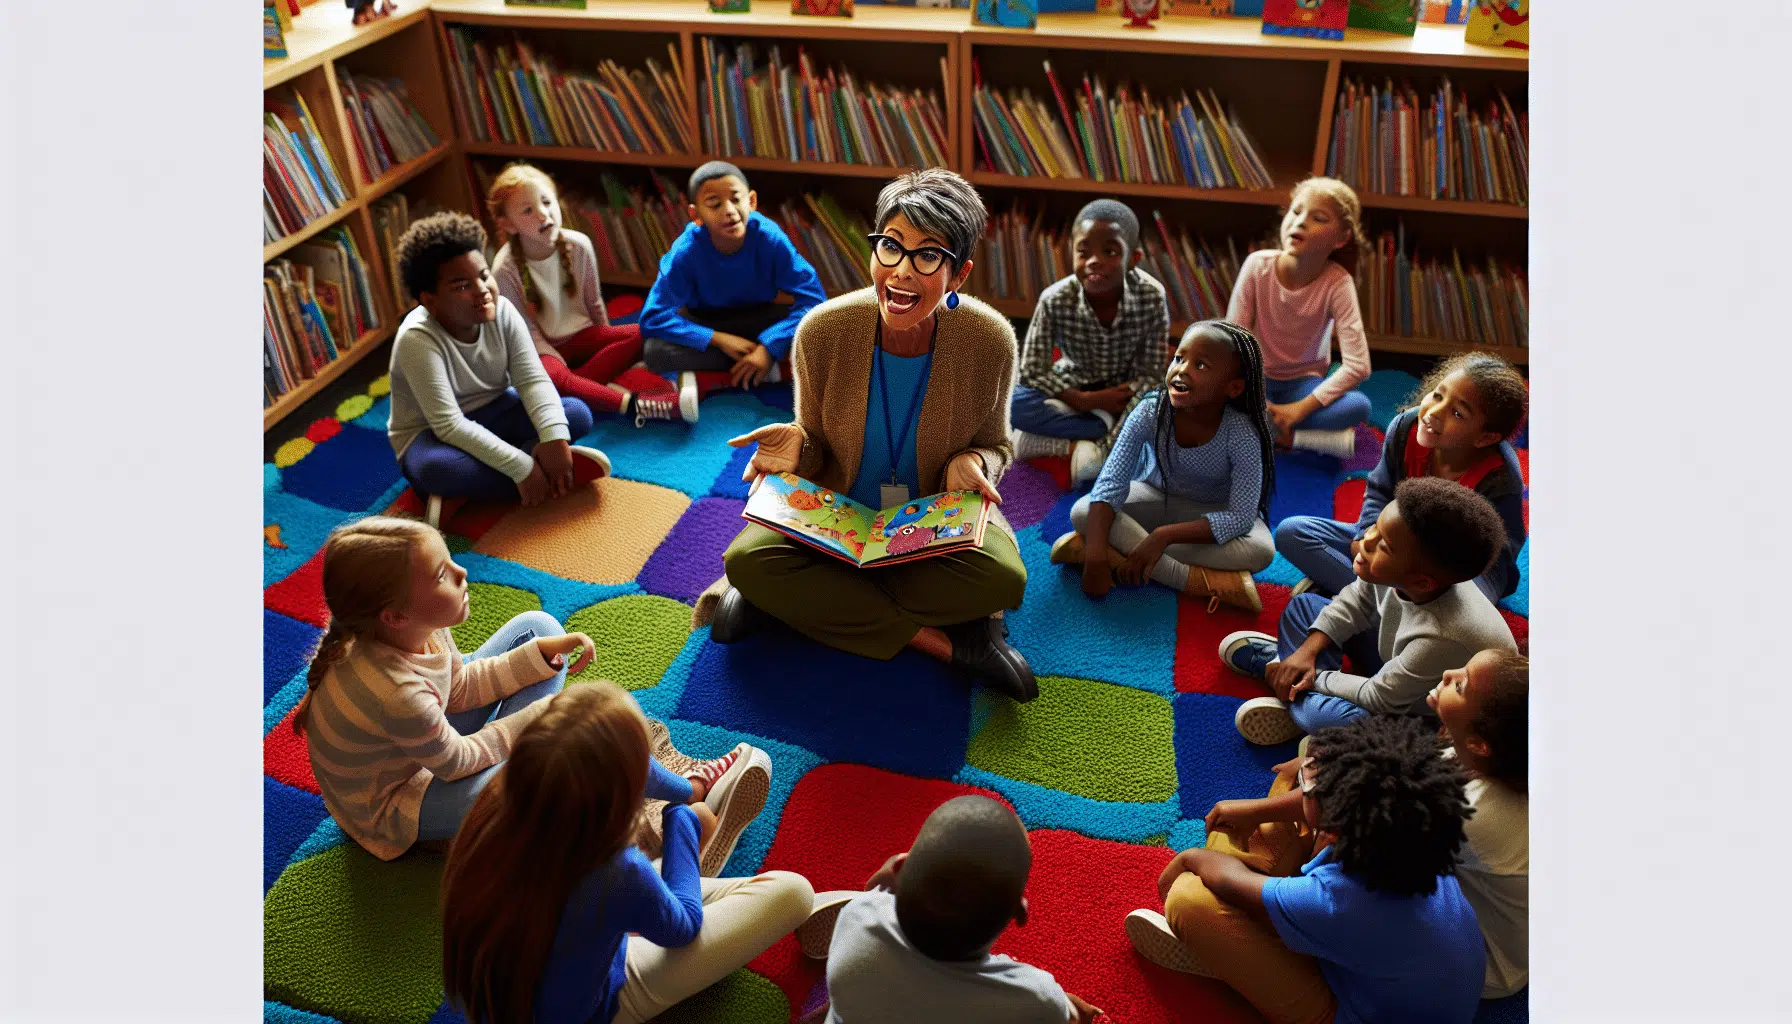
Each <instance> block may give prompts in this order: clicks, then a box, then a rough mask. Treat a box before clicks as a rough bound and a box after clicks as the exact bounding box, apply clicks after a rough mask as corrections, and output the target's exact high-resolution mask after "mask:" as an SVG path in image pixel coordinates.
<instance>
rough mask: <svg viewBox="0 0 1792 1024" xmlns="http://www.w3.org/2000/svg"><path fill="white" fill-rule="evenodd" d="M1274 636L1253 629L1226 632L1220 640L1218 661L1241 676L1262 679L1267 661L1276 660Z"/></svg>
mask: <svg viewBox="0 0 1792 1024" xmlns="http://www.w3.org/2000/svg"><path fill="white" fill-rule="evenodd" d="M1276 657H1277V655H1276V638H1275V637H1273V636H1270V635H1269V634H1268V633H1259V632H1257V631H1256V630H1254V629H1241V630H1239V631H1238V632H1236V633H1227V634H1226V638H1225V639H1224V640H1221V641H1220V661H1222V662H1224V663H1225V665H1226V667H1227V668H1229V669H1231V670H1232V671H1234V672H1236V673H1238V674H1239V675H1241V676H1250V677H1251V678H1252V679H1262V678H1263V676H1264V670H1265V669H1267V668H1268V667H1269V663H1270V662H1272V661H1275V660H1276Z"/></svg>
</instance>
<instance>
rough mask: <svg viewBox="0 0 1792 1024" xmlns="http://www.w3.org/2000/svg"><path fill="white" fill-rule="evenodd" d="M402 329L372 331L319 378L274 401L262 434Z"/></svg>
mask: <svg viewBox="0 0 1792 1024" xmlns="http://www.w3.org/2000/svg"><path fill="white" fill-rule="evenodd" d="M397 329H398V325H397V324H392V325H390V326H387V327H379V328H376V329H374V330H371V331H368V332H367V333H366V334H363V335H361V337H360V338H358V339H356V341H355V343H354V344H353V345H350V346H349V347H348V348H346V349H343V350H342V351H341V352H338V353H337V354H336V359H335V360H334V361H333V362H331V363H329V364H328V365H327V366H325V367H324V368H323V369H322V370H319V371H318V374H317V376H315V377H313V378H311V379H310V380H308V381H303V382H301V383H300V384H299V385H298V386H297V387H295V388H293V389H292V390H291V391H288V392H287V393H286V394H284V395H281V396H280V397H279V398H277V399H275V400H274V404H273V405H270V406H268V407H267V408H266V409H263V410H262V411H261V430H262V433H266V432H267V431H269V430H270V429H272V428H273V426H274V424H276V423H279V422H280V421H281V420H283V419H285V418H286V417H288V416H290V415H292V412H293V410H295V409H297V408H298V407H299V406H301V405H304V404H305V403H306V401H308V400H309V399H310V398H311V397H312V396H314V395H316V394H317V393H318V392H320V391H322V390H323V389H324V388H326V387H329V386H330V385H331V384H333V383H335V381H336V378H338V377H340V376H342V375H343V374H344V373H347V372H348V368H349V367H351V366H353V365H355V364H356V363H358V362H360V361H361V360H362V359H363V358H364V357H365V356H366V355H367V353H369V352H372V351H373V350H374V349H376V348H379V347H380V344H381V343H382V342H384V341H385V340H386V339H387V338H390V337H392V334H393V332H394V331H396V330H397Z"/></svg>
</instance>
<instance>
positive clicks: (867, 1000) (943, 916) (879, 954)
mask: <svg viewBox="0 0 1792 1024" xmlns="http://www.w3.org/2000/svg"><path fill="white" fill-rule="evenodd" d="M1032 866H1033V850H1032V847H1031V846H1030V845H1029V844H1028V842H1027V831H1026V829H1025V828H1024V827H1022V826H1021V823H1020V819H1018V818H1016V817H1015V816H1014V812H1013V811H1011V810H1009V809H1008V808H1007V807H1005V806H1003V805H1002V804H1000V803H997V802H996V801H994V800H991V799H989V798H988V797H982V796H961V797H955V798H954V799H951V800H948V801H946V802H945V803H943V804H941V805H940V806H939V807H937V808H935V809H934V811H933V813H932V814H930V815H928V816H927V821H926V822H924V823H923V824H922V825H921V831H920V833H919V834H918V835H917V836H915V842H914V845H913V846H912V847H910V848H909V850H908V851H907V852H905V853H899V854H897V855H895V856H894V857H891V858H890V859H889V860H888V861H886V862H885V863H884V866H883V867H882V868H881V869H880V870H879V871H878V872H877V874H875V875H873V876H871V880H870V881H869V882H868V883H866V884H867V887H868V888H870V889H871V890H872V891H870V892H866V893H863V894H861V895H859V896H858V897H857V898H855V899H853V900H852V902H850V903H848V904H846V906H845V907H844V908H842V909H841V911H840V916H839V918H838V920H837V921H836V922H835V925H834V935H833V943H832V947H831V950H830V952H829V953H828V975H827V978H828V998H829V1001H830V1005H829V1009H828V1015H827V1021H828V1024H942V1022H945V1021H978V1022H979V1024H1088V1022H1089V1021H1092V1020H1094V1019H1095V1016H1096V1015H1097V1014H1099V1013H1100V1012H1101V1011H1100V1010H1098V1009H1096V1008H1095V1007H1093V1006H1090V1005H1089V1004H1088V1003H1087V1002H1084V1001H1083V1000H1082V999H1079V998H1077V997H1076V996H1073V995H1071V994H1069V993H1067V992H1065V991H1064V990H1063V989H1062V988H1060V987H1059V985H1058V983H1057V982H1056V981H1054V980H1053V979H1052V976H1051V975H1050V974H1047V973H1046V972H1045V971H1042V970H1040V969H1039V968H1037V967H1032V966H1029V965H1027V964H1023V963H1019V962H1017V961H1014V960H1011V959H1009V958H1008V957H1005V956H1000V955H992V954H991V953H990V951H989V947H990V946H991V945H992V944H994V942H995V941H996V937H997V936H999V935H1000V934H1001V933H1002V930H1003V929H1004V928H1006V927H1007V926H1008V922H1010V921H1013V922H1014V923H1016V924H1018V925H1023V926H1024V925H1025V924H1026V923H1027V900H1026V897H1025V896H1023V895H1022V892H1023V891H1024V890H1025V889H1026V885H1027V874H1028V872H1030V871H1031V870H1032Z"/></svg>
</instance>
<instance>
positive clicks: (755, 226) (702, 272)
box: [641, 160, 827, 408]
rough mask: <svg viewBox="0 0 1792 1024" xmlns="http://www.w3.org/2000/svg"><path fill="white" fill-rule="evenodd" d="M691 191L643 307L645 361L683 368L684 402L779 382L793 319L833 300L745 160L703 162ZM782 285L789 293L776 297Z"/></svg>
mask: <svg viewBox="0 0 1792 1024" xmlns="http://www.w3.org/2000/svg"><path fill="white" fill-rule="evenodd" d="M690 197H691V202H690V205H689V206H688V207H686V211H687V212H688V213H689V214H690V217H691V223H690V224H688V225H686V226H685V229H684V232H683V233H682V234H680V235H679V236H678V238H677V239H676V240H674V241H673V243H672V248H671V249H670V250H668V251H667V253H666V255H664V256H662V257H660V273H659V277H658V278H656V279H655V280H654V282H653V289H652V290H651V291H649V292H648V293H647V303H646V305H645V306H643V307H642V309H641V333H642V335H643V336H644V337H645V339H646V341H645V344H644V346H643V349H642V361H643V362H645V363H646V364H647V368H648V369H650V370H652V371H653V372H655V373H662V374H668V375H670V374H677V375H678V383H679V391H680V396H681V398H686V400H687V405H686V407H687V408H689V407H690V405H691V404H693V403H695V401H696V394H697V392H698V390H699V386H700V385H703V386H702V388H701V390H703V391H705V392H707V391H709V390H713V389H714V388H716V387H722V386H725V385H727V384H735V385H741V386H745V387H752V386H753V385H756V384H758V383H760V382H761V381H766V380H776V379H777V377H776V374H775V373H774V369H775V364H777V363H779V362H782V361H783V360H784V359H785V357H786V356H788V355H789V353H790V344H791V342H792V340H794V339H795V337H796V325H797V324H798V323H799V322H801V321H802V319H803V315H804V314H806V313H808V312H809V310H811V309H814V308H815V307H816V306H819V305H821V303H822V302H824V301H826V300H827V293H826V292H824V291H823V290H822V287H821V279H820V278H819V277H817V276H816V274H815V268H814V267H813V266H812V265H810V263H809V261H808V260H806V259H804V258H803V254H802V253H800V252H797V250H796V246H795V245H793V244H791V241H790V236H788V235H786V234H785V233H784V229H783V228H780V227H778V225H777V223H776V222H775V221H773V220H772V219H771V218H769V217H767V216H765V215H764V214H762V213H760V212H759V193H757V192H754V191H753V190H752V189H750V188H748V187H747V176H746V175H745V174H742V173H741V170H740V168H738V167H736V166H734V165H733V164H731V163H726V162H724V161H721V160H711V161H710V162H709V163H706V164H704V165H703V166H701V167H699V168H697V169H696V170H695V171H693V172H692V173H691V183H690ZM780 292H782V293H784V294H786V295H789V296H790V297H791V298H792V300H793V301H792V302H791V303H790V304H789V305H784V304H782V303H779V302H776V301H775V300H776V299H777V297H778V294H779V293H780ZM698 373H703V374H704V377H703V378H701V379H700V378H699V377H698V376H697V375H698ZM724 375H725V376H724ZM687 392H688V393H689V394H688V398H687V394H686V393H687Z"/></svg>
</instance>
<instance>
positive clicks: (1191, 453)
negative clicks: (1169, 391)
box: [1089, 391, 1263, 544]
mask: <svg viewBox="0 0 1792 1024" xmlns="http://www.w3.org/2000/svg"><path fill="white" fill-rule="evenodd" d="M1161 401H1163V392H1161V391H1159V392H1157V393H1156V394H1155V396H1147V397H1146V398H1145V399H1144V401H1141V402H1140V403H1139V404H1138V405H1137V406H1135V407H1134V408H1133V410H1132V414H1131V415H1130V416H1128V417H1126V422H1125V423H1123V424H1121V426H1120V433H1119V434H1118V435H1117V436H1115V438H1114V447H1113V450H1112V451H1111V452H1109V453H1108V460H1107V462H1105V463H1103V464H1102V467H1101V475H1100V476H1098V477H1096V478H1095V487H1094V488H1093V489H1092V490H1090V492H1089V500H1091V501H1102V502H1106V503H1108V504H1109V505H1112V506H1114V507H1115V508H1119V507H1120V506H1122V505H1124V504H1126V492H1127V488H1128V485H1130V484H1131V483H1132V482H1133V481H1134V480H1142V481H1144V482H1145V483H1148V484H1150V485H1151V486H1153V487H1155V488H1157V489H1158V490H1160V491H1163V492H1165V493H1167V494H1174V495H1176V496H1177V497H1179V498H1186V499H1188V500H1189V501H1198V502H1201V503H1202V504H1207V505H1224V506H1226V507H1225V509H1224V510H1223V511H1220V512H1209V513H1207V515H1206V516H1205V518H1206V520H1207V522H1208V524H1209V525H1211V526H1212V527H1213V542H1214V543H1215V544H1224V543H1226V542H1227V541H1229V540H1233V539H1235V538H1238V537H1242V536H1244V535H1245V534H1247V533H1250V532H1251V527H1253V526H1255V525H1257V519H1258V518H1259V514H1258V512H1257V502H1258V500H1259V499H1260V498H1261V497H1262V495H1263V448H1262V445H1261V442H1259V440H1258V438H1257V428H1256V426H1255V425H1254V424H1252V423H1251V418H1250V417H1249V416H1246V415H1245V414H1244V413H1242V412H1239V411H1238V410H1237V409H1234V408H1232V407H1231V406H1227V407H1226V409H1225V411H1224V412H1222V413H1221V414H1220V428H1219V429H1218V430H1216V431H1214V434H1213V437H1212V438H1211V439H1210V440H1209V441H1208V442H1207V443H1206V444H1203V445H1196V446H1195V447H1193V448H1184V447H1183V446H1182V445H1180V444H1177V443H1176V439H1175V436H1174V434H1172V436H1171V438H1170V451H1169V456H1170V467H1169V473H1168V475H1167V477H1166V474H1165V472H1164V467H1162V466H1159V465H1158V464H1157V438H1156V430H1157V404H1158V403H1159V402H1161ZM1166 479H1167V480H1168V483H1167V484H1166V482H1165V481H1166Z"/></svg>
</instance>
